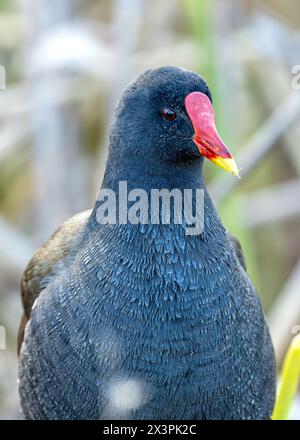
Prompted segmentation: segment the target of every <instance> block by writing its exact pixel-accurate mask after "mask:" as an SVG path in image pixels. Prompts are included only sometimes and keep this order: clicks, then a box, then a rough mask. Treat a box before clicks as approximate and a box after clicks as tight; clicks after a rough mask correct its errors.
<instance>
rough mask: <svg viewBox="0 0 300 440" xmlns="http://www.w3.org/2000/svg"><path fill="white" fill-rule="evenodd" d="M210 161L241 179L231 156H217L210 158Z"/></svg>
mask: <svg viewBox="0 0 300 440" xmlns="http://www.w3.org/2000/svg"><path fill="white" fill-rule="evenodd" d="M211 161H212V162H213V163H215V164H216V165H218V166H219V167H220V168H223V170H225V171H227V172H228V173H230V174H232V175H233V176H236V177H238V178H239V179H241V176H240V174H239V169H238V167H237V164H236V161H235V160H234V159H233V157H231V158H227V157H226V158H225V157H221V156H217V157H213V158H211Z"/></svg>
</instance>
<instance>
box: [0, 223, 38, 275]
mask: <svg viewBox="0 0 300 440" xmlns="http://www.w3.org/2000/svg"><path fill="white" fill-rule="evenodd" d="M0 236H1V242H0V261H2V260H3V261H5V264H7V261H8V262H9V263H10V264H11V265H12V266H13V267H15V268H16V269H17V270H19V271H20V272H21V271H23V270H24V267H25V266H26V264H27V263H28V261H29V259H30V258H31V257H32V254H33V253H34V250H35V248H34V245H33V243H32V242H31V241H30V240H29V239H28V238H27V237H25V235H23V234H22V233H21V232H20V231H18V230H17V229H16V228H14V226H12V225H10V224H9V223H8V222H7V221H6V220H5V219H4V218H3V217H0Z"/></svg>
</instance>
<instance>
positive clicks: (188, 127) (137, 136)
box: [111, 66, 238, 176]
mask: <svg viewBox="0 0 300 440" xmlns="http://www.w3.org/2000/svg"><path fill="white" fill-rule="evenodd" d="M120 139H121V140H122V141H121V142H120ZM111 140H112V141H114V142H112V143H113V144H115V145H116V144H117V145H119V148H118V147H117V148H116V147H115V151H114V154H115V155H116V154H117V155H119V156H120V158H121V160H122V157H125V156H126V157H127V158H128V157H131V160H132V161H134V160H136V161H138V162H139V163H141V161H142V162H144V163H145V162H146V163H148V164H150V165H153V164H155V163H157V161H158V160H159V162H160V164H161V165H162V166H165V165H166V164H167V163H179V164H181V163H183V162H186V161H187V160H188V161H199V160H202V158H203V157H206V158H207V159H209V160H211V161H212V162H214V163H215V164H217V165H218V166H220V167H222V168H224V169H225V170H226V171H228V172H229V173H231V174H233V175H236V176H238V168H237V165H236V163H235V161H234V159H233V157H232V155H231V153H230V151H229V150H228V148H227V147H226V145H225V144H224V142H223V141H222V139H221V138H220V136H219V134H218V132H217V129H216V125H215V118H214V110H213V106H212V97H211V92H210V90H209V88H208V86H207V84H206V82H205V81H204V79H203V78H202V77H201V76H200V75H198V74H197V73H194V72H191V71H188V70H185V69H181V68H178V67H172V66H167V67H161V68H158V69H152V70H148V71H146V72H145V73H143V74H142V75H140V76H139V77H138V78H137V79H136V80H135V81H134V82H133V83H131V84H130V85H129V86H128V87H127V89H126V90H125V92H124V94H123V96H122V98H121V100H120V102H119V104H118V106H117V108H116V113H115V120H114V123H113V127H112V133H111Z"/></svg>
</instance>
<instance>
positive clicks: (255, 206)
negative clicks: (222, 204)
mask: <svg viewBox="0 0 300 440" xmlns="http://www.w3.org/2000/svg"><path fill="white" fill-rule="evenodd" d="M299 194H300V179H298V180H294V181H291V182H285V183H281V184H280V185H273V186H269V187H266V188H263V189H260V190H258V191H255V192H248V193H246V195H245V196H244V197H243V198H242V200H241V202H242V203H243V210H244V214H243V218H244V223H245V225H246V226H248V227H251V228H253V227H256V226H260V225H262V224H265V223H274V222H276V221H278V220H283V219H286V218H291V217H295V216H300V203H295V201H297V200H299ZM299 295H300V293H299Z"/></svg>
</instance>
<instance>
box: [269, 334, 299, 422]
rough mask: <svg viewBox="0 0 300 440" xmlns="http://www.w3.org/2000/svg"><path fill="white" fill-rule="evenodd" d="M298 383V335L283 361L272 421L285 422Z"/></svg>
mask: <svg viewBox="0 0 300 440" xmlns="http://www.w3.org/2000/svg"><path fill="white" fill-rule="evenodd" d="M299 382H300V335H297V336H295V337H294V339H293V340H292V342H291V345H290V347H289V349H288V351H287V354H286V357H285V359H284V363H283V368H282V376H281V384H280V389H279V393H278V396H277V401H276V404H275V408H274V412H273V416H272V419H273V420H287V419H288V418H289V414H290V411H291V408H292V405H293V401H294V399H295V396H296V393H297V387H298V384H299Z"/></svg>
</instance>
